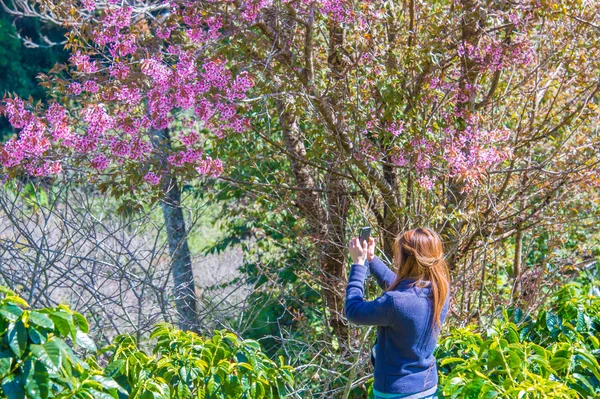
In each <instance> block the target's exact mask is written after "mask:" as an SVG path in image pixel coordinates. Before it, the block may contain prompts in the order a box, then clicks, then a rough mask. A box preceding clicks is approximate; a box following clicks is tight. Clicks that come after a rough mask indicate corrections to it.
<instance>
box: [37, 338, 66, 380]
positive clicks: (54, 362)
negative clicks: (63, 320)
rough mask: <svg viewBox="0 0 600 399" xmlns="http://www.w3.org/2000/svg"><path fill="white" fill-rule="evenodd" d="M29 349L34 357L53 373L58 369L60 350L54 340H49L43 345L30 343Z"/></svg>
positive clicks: (60, 358)
mask: <svg viewBox="0 0 600 399" xmlns="http://www.w3.org/2000/svg"><path fill="white" fill-rule="evenodd" d="M29 350H30V351H31V354H32V355H33V356H34V357H35V359H36V360H37V361H39V362H40V363H43V364H44V365H45V366H46V367H47V368H48V369H49V370H51V371H52V372H54V373H58V372H59V371H60V365H61V363H62V352H61V350H60V348H59V347H58V345H56V342H54V340H50V341H48V342H46V343H45V344H44V345H31V346H30V348H29Z"/></svg>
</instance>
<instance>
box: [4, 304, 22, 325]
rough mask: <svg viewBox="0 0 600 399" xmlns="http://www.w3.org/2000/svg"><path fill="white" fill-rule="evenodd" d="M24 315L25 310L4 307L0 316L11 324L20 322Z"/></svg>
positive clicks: (9, 306)
mask: <svg viewBox="0 0 600 399" xmlns="http://www.w3.org/2000/svg"><path fill="white" fill-rule="evenodd" d="M22 314H23V310H22V309H21V308H20V307H18V306H15V305H12V304H10V305H4V306H2V307H1V308H0V315H2V316H4V318H5V319H6V320H8V321H10V322H11V323H14V322H15V321H17V320H19V319H20V318H21V315H22Z"/></svg>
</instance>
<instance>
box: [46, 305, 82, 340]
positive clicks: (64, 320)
mask: <svg viewBox="0 0 600 399" xmlns="http://www.w3.org/2000/svg"><path fill="white" fill-rule="evenodd" d="M50 318H51V319H52V321H53V322H54V325H55V326H56V328H57V329H58V331H59V332H60V334H61V336H63V337H68V336H71V338H72V339H73V341H76V340H77V328H76V327H75V322H74V321H73V316H72V315H70V314H69V313H67V312H65V311H64V310H59V311H57V312H54V313H51V314H50Z"/></svg>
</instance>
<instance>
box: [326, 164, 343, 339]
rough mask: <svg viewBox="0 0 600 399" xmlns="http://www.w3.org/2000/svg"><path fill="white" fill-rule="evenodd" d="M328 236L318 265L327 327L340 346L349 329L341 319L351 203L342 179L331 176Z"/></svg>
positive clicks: (328, 197) (328, 185)
mask: <svg viewBox="0 0 600 399" xmlns="http://www.w3.org/2000/svg"><path fill="white" fill-rule="evenodd" d="M327 188H328V192H327V225H328V229H327V236H326V237H325V242H324V244H323V249H322V251H321V262H320V263H321V265H322V267H323V280H324V283H325V284H324V285H325V302H326V303H327V308H328V309H329V311H330V313H331V315H330V318H329V324H330V325H331V327H332V328H333V331H334V332H335V334H336V335H337V337H338V339H339V340H340V341H341V342H346V341H347V339H348V325H347V323H346V322H345V319H344V301H345V295H344V293H345V289H346V259H347V258H346V251H347V250H346V218H347V216H348V210H349V209H350V199H349V198H348V195H347V194H346V189H345V185H344V181H343V179H342V178H341V177H340V176H339V175H336V174H331V175H330V177H329V182H328V184H327Z"/></svg>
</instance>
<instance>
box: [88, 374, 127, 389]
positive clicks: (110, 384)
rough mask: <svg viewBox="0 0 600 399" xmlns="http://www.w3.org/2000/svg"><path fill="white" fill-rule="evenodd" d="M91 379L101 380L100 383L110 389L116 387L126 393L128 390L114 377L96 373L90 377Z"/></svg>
mask: <svg viewBox="0 0 600 399" xmlns="http://www.w3.org/2000/svg"><path fill="white" fill-rule="evenodd" d="M90 380H93V381H96V382H99V383H100V384H102V386H103V387H104V389H106V390H108V389H116V390H118V391H119V392H121V393H123V394H126V393H127V391H126V390H125V389H123V387H122V386H121V385H119V384H118V383H117V382H116V381H115V380H113V379H112V378H108V377H105V376H103V375H94V376H92V377H91V378H90Z"/></svg>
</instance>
